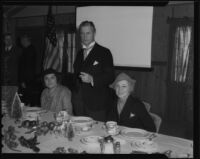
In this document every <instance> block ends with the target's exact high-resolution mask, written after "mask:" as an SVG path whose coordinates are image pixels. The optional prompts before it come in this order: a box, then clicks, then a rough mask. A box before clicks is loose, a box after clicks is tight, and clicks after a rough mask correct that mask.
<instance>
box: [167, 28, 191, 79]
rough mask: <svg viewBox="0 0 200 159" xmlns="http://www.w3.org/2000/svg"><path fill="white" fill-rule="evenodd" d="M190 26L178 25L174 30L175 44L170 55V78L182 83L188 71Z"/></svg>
mask: <svg viewBox="0 0 200 159" xmlns="http://www.w3.org/2000/svg"><path fill="white" fill-rule="evenodd" d="M191 33H192V27H191V26H178V27H177V28H176V32H175V39H174V40H175V44H174V49H173V55H172V71H171V80H172V81H175V82H180V83H184V82H185V81H186V74H187V71H188V62H189V54H190V42H191Z"/></svg>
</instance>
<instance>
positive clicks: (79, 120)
mask: <svg viewBox="0 0 200 159" xmlns="http://www.w3.org/2000/svg"><path fill="white" fill-rule="evenodd" d="M71 121H72V124H74V125H75V126H81V127H85V126H86V125H90V124H92V123H93V119H92V118H90V117H84V116H78V117H71Z"/></svg>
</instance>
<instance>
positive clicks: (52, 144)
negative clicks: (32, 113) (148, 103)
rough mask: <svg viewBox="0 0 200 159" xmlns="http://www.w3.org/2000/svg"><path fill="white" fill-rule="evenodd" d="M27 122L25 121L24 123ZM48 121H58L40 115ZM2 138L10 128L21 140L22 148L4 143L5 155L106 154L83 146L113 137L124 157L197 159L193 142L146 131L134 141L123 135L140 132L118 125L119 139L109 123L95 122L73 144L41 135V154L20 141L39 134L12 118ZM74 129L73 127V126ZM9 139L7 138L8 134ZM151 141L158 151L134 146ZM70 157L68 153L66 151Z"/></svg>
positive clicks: (6, 119) (57, 136) (76, 133)
mask: <svg viewBox="0 0 200 159" xmlns="http://www.w3.org/2000/svg"><path fill="white" fill-rule="evenodd" d="M22 121H23V120H22V119H21V122H22ZM44 121H47V122H53V121H55V113H53V112H50V111H45V112H42V113H40V118H39V122H40V123H42V122H44ZM1 122H2V125H3V127H2V134H4V133H5V132H6V131H5V130H7V129H8V127H9V126H12V127H14V129H15V132H14V134H15V135H16V136H17V139H16V140H15V141H16V142H17V143H18V144H17V147H16V149H17V150H13V149H10V148H9V147H8V146H7V145H6V144H5V141H4V140H2V145H3V147H2V153H47V154H49V153H54V152H55V150H56V149H57V148H62V149H65V150H69V149H72V150H76V153H82V152H84V153H89V154H102V150H101V147H100V146H98V145H97V144H96V145H93V144H87V143H84V142H82V141H83V139H84V138H87V137H91V136H93V137H94V136H100V137H104V138H105V137H107V136H112V137H113V138H114V139H115V140H116V141H119V142H120V152H119V153H120V154H134V153H135V154H137V153H146V154H151V153H159V154H167V153H168V154H167V155H168V157H169V158H186V157H187V158H192V157H193V141H192V140H188V139H184V138H179V137H175V136H169V135H165V134H161V133H155V132H148V131H145V130H144V132H146V133H147V134H148V135H147V136H145V137H144V138H138V139H137V138H134V137H129V136H126V135H125V134H123V133H121V132H126V131H125V130H129V131H130V132H131V131H134V130H139V129H134V128H128V127H125V126H120V125H118V128H119V133H117V134H116V135H109V133H108V131H107V130H106V128H105V122H100V121H94V120H93V123H92V126H91V129H89V130H87V131H80V130H79V131H76V130H75V129H73V131H74V136H73V137H72V138H71V139H70V140H69V138H68V137H66V136H65V135H63V134H56V133H52V132H48V133H47V134H45V135H43V134H42V135H38V136H37V142H38V144H37V147H38V148H39V151H37V152H35V151H33V149H31V148H28V147H25V146H22V145H21V144H20V142H19V138H20V137H22V136H23V137H24V138H25V139H30V138H33V137H34V136H35V133H34V132H32V133H27V131H29V130H28V129H27V128H24V127H20V125H21V122H19V121H18V122H16V120H15V119H13V118H10V117H9V116H4V117H3V118H2V121H1ZM72 125H73V124H72ZM4 136H5V134H4ZM147 140H148V141H151V143H154V146H155V145H156V150H155V149H154V151H153V152H149V151H145V150H142V149H139V150H138V148H137V147H135V146H134V143H137V142H139V141H147ZM65 152H66V153H69V152H68V151H65Z"/></svg>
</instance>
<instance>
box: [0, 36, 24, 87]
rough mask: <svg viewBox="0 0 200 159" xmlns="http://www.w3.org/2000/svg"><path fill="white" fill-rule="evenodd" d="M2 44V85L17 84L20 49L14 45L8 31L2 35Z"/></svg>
mask: <svg viewBox="0 0 200 159" xmlns="http://www.w3.org/2000/svg"><path fill="white" fill-rule="evenodd" d="M4 44H5V46H4V47H3V53H2V63H1V66H2V67H1V75H2V76H1V77H2V80H1V81H2V85H7V86H18V84H19V79H18V77H19V76H18V74H19V72H18V70H19V69H18V68H19V58H20V56H21V50H20V49H19V48H17V47H16V46H14V43H13V39H12V35H11V34H10V33H6V34H5V35H4Z"/></svg>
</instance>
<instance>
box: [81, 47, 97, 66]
mask: <svg viewBox="0 0 200 159" xmlns="http://www.w3.org/2000/svg"><path fill="white" fill-rule="evenodd" d="M96 48H97V43H95V45H94V47H93V48H92V50H91V51H90V53H89V55H88V56H87V57H86V58H85V60H84V61H83V63H84V64H86V65H87V64H90V62H91V61H92V59H93V57H94V56H95V52H96ZM82 56H83V51H82Z"/></svg>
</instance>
